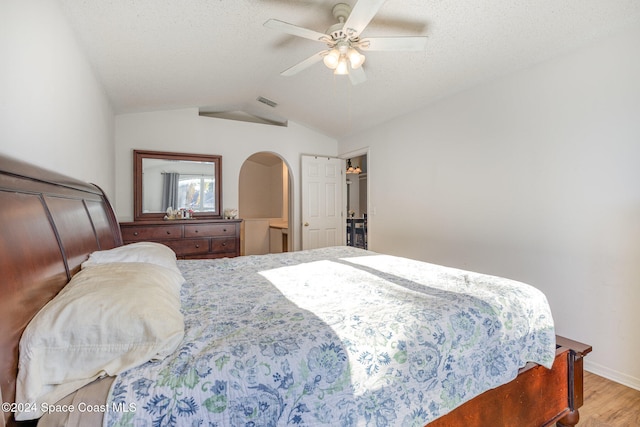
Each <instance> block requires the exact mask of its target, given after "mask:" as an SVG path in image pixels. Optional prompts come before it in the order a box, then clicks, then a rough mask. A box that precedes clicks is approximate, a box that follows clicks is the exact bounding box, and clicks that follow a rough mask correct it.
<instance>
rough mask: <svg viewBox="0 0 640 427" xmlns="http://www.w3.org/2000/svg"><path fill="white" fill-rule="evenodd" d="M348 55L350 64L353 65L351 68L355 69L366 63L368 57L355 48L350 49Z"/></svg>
mask: <svg viewBox="0 0 640 427" xmlns="http://www.w3.org/2000/svg"><path fill="white" fill-rule="evenodd" d="M347 57H348V58H349V64H350V65H351V68H353V69H354V70H355V69H356V68H360V67H361V66H362V64H363V63H364V60H365V59H366V58H365V56H364V55H363V54H361V53H360V52H358V51H357V50H356V49H354V48H351V49H349V52H348V53H347Z"/></svg>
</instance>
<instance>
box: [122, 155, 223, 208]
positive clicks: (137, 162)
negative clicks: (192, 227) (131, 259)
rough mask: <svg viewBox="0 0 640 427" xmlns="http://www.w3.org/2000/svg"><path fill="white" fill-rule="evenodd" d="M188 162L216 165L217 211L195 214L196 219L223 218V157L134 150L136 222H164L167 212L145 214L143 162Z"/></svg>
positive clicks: (215, 198) (134, 205)
mask: <svg viewBox="0 0 640 427" xmlns="http://www.w3.org/2000/svg"><path fill="white" fill-rule="evenodd" d="M143 159H163V160H174V161H175V160H177V161H180V160H186V161H191V162H210V163H213V164H214V165H215V171H214V179H215V192H216V194H215V197H214V200H215V207H216V210H215V211H210V212H195V213H194V214H193V218H194V219H198V218H202V219H219V218H222V156H218V155H214V154H192V153H173V152H168V151H147V150H133V219H134V221H158V220H162V219H163V218H164V216H165V215H166V212H144V211H143V209H142V200H143V197H142V160H143Z"/></svg>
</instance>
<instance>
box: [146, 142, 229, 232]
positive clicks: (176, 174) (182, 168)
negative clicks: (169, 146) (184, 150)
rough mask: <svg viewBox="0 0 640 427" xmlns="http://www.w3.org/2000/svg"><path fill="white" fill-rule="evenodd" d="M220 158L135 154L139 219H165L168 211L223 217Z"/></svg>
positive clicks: (211, 156) (194, 155)
mask: <svg viewBox="0 0 640 427" xmlns="http://www.w3.org/2000/svg"><path fill="white" fill-rule="evenodd" d="M220 162H221V158H220V156H213V155H199V154H181V153H168V152H154V151H140V150H135V151H134V208H135V219H136V220H146V219H161V218H162V217H164V215H165V213H166V211H167V208H169V207H171V208H172V209H174V210H175V209H181V208H182V209H186V210H191V211H192V212H193V217H195V218H199V217H200V218H219V217H220V212H221V208H220V189H221V183H220V180H221V178H220V175H221V173H220Z"/></svg>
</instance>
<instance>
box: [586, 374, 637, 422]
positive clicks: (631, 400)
mask: <svg viewBox="0 0 640 427" xmlns="http://www.w3.org/2000/svg"><path fill="white" fill-rule="evenodd" d="M637 426H640V391H638V390H634V389H632V388H629V387H625V386H623V385H621V384H618V383H616V382H613V381H610V380H608V379H606V378H602V377H600V376H598V375H595V374H592V373H590V372H586V371H585V373H584V405H583V406H582V408H580V421H579V422H578V427H637Z"/></svg>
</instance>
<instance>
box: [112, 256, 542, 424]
mask: <svg viewBox="0 0 640 427" xmlns="http://www.w3.org/2000/svg"><path fill="white" fill-rule="evenodd" d="M178 265H179V267H180V269H181V270H182V272H183V274H184V276H185V279H186V283H185V284H184V285H183V289H182V304H183V311H184V314H185V323H186V326H185V329H186V330H185V340H184V342H183V345H182V346H181V348H180V349H179V350H178V351H177V352H176V353H175V354H174V355H172V356H169V357H168V358H167V359H165V360H163V361H160V362H153V363H151V362H149V363H147V364H144V365H142V366H140V367H138V368H135V369H133V370H130V371H127V372H125V373H123V374H121V375H120V376H119V377H118V378H117V379H116V381H115V382H114V384H113V387H112V389H111V392H110V397H109V399H110V403H109V405H116V407H118V406H117V405H120V406H119V407H134V408H135V411H130V412H117V411H110V412H107V413H106V414H105V421H106V423H107V425H108V426H110V427H113V426H125V425H126V426H136V427H144V426H149V427H151V426H158V427H159V426H172V425H181V426H217V427H222V426H256V427H258V426H285V425H287V426H288V425H294V426H321V425H322V426H325V425H326V426H374V425H375V426H385V425H389V426H423V425H424V424H426V423H427V422H429V421H431V420H433V419H435V418H437V417H439V416H442V415H444V414H446V413H447V412H449V411H451V410H452V409H454V408H455V407H456V406H458V405H460V404H462V403H464V402H466V401H467V400H470V399H472V398H473V397H474V396H476V395H478V394H480V393H482V392H484V391H486V390H488V389H490V388H494V387H496V386H499V385H501V384H503V383H506V382H508V381H510V380H512V379H513V378H515V377H516V375H517V371H518V369H519V368H520V367H522V366H524V364H525V363H526V362H528V361H533V362H537V363H539V364H541V365H544V366H547V367H550V366H551V364H552V363H553V360H554V354H555V333H554V327H553V320H552V316H551V312H550V308H549V305H548V303H547V300H546V298H545V296H544V295H543V294H542V293H541V292H540V291H538V290H537V289H535V288H533V287H531V286H529V285H525V284H522V283H519V282H515V281H512V280H508V279H503V278H497V277H493V276H487V275H483V274H478V273H472V272H467V271H462V270H455V269H451V268H445V267H441V266H437V265H432V264H427V263H423V262H418V261H412V260H408V259H404V258H398V257H393V256H388V255H381V254H377V253H373V252H370V251H364V250H360V249H355V248H350V247H337V248H325V249H318V250H312V251H303V252H293V253H286V254H277V255H264V256H247V257H239V258H233V259H219V260H197V261H179V262H178ZM132 403H133V405H132Z"/></svg>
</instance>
